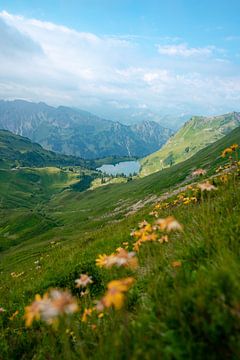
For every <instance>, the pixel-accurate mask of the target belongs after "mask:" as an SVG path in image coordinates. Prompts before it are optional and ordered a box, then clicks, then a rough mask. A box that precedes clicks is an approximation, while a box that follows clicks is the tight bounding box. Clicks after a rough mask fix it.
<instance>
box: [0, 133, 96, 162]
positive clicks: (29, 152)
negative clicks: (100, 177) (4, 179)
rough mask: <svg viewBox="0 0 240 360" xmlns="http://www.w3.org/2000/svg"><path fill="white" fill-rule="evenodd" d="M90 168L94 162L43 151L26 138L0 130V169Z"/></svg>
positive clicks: (39, 146)
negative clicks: (25, 167)
mask: <svg viewBox="0 0 240 360" xmlns="http://www.w3.org/2000/svg"><path fill="white" fill-rule="evenodd" d="M71 165H78V166H82V167H91V166H93V165H94V162H91V161H85V160H83V159H80V158H77V157H74V156H66V155H62V154H57V153H54V152H52V151H48V150H45V149H43V148H42V147H41V145H39V144H36V143H33V142H31V140H29V139H28V138H25V137H22V136H19V135H15V134H13V133H11V132H10V131H7V130H0V168H3V167H7V168H8V167H19V166H28V167H29V166H31V167H43V166H71Z"/></svg>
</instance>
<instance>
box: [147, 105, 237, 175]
mask: <svg viewBox="0 0 240 360" xmlns="http://www.w3.org/2000/svg"><path fill="white" fill-rule="evenodd" d="M238 126H240V113H237V112H233V113H229V114H226V115H221V116H212V117H203V116H194V117H192V118H191V119H190V120H189V121H188V122H186V123H185V124H184V125H183V127H182V128H181V129H180V130H179V131H178V132H177V133H176V134H175V135H174V136H172V137H171V138H170V139H169V140H168V142H167V143H166V144H165V145H164V146H163V147H162V148H161V149H160V150H159V151H157V152H155V153H153V154H151V155H149V156H147V157H145V158H144V159H142V160H141V172H140V174H141V175H142V176H145V175H148V174H151V173H153V172H156V171H158V170H161V169H163V168H166V167H169V166H171V165H173V164H177V163H179V162H181V161H183V160H185V159H187V158H190V157H191V156H192V155H193V154H195V153H196V152H198V151H199V150H200V149H202V148H204V147H205V146H207V145H208V144H210V143H213V142H215V141H216V140H218V139H220V138H221V137H223V136H224V135H226V134H228V133H229V132H230V131H231V130H233V129H235V128H236V127H238Z"/></svg>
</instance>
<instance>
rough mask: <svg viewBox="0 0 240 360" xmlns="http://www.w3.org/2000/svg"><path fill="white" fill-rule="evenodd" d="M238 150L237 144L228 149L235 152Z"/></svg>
mask: <svg viewBox="0 0 240 360" xmlns="http://www.w3.org/2000/svg"><path fill="white" fill-rule="evenodd" d="M238 148H239V146H238V144H233V145H231V146H230V149H232V151H236V150H237V149H238Z"/></svg>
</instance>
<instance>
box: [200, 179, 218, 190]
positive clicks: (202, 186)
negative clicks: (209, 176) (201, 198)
mask: <svg viewBox="0 0 240 360" xmlns="http://www.w3.org/2000/svg"><path fill="white" fill-rule="evenodd" d="M198 187H199V188H200V190H201V191H205V190H206V191H212V190H217V188H216V186H214V185H212V184H211V183H210V182H209V181H206V182H205V183H201V184H198Z"/></svg>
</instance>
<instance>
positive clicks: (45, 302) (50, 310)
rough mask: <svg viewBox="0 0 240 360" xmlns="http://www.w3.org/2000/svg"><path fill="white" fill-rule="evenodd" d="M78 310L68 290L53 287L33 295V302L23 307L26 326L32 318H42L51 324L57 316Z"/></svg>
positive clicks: (30, 323)
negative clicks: (42, 293) (42, 294)
mask: <svg viewBox="0 0 240 360" xmlns="http://www.w3.org/2000/svg"><path fill="white" fill-rule="evenodd" d="M77 310H78V305H77V302H76V300H75V299H74V298H73V297H72V295H71V294H70V293H69V292H68V291H60V290H58V289H53V290H51V291H50V293H46V294H44V296H43V297H42V298H41V296H40V295H36V296H35V300H34V301H33V303H32V304H31V305H29V306H27V307H26V308H25V315H24V317H25V319H26V326H27V327H29V326H31V325H32V322H33V321H34V320H40V319H41V320H43V321H45V322H47V323H49V324H52V323H53V322H54V320H56V319H57V317H58V316H61V315H65V314H72V313H74V312H76V311H77Z"/></svg>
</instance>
